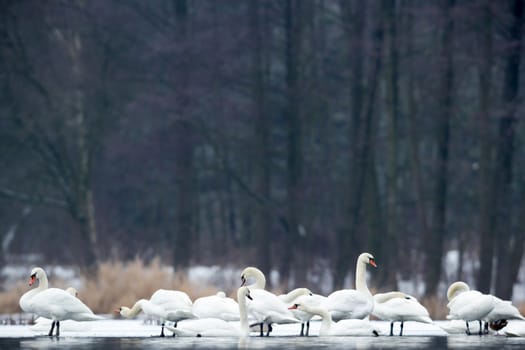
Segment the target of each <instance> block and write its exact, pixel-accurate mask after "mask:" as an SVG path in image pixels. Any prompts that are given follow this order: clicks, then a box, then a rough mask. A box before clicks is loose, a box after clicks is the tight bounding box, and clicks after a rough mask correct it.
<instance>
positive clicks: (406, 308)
mask: <svg viewBox="0 0 525 350" xmlns="http://www.w3.org/2000/svg"><path fill="white" fill-rule="evenodd" d="M372 314H374V315H375V316H377V317H379V318H380V319H382V320H388V321H418V322H423V323H433V322H432V319H431V318H430V315H429V313H428V310H427V309H426V308H425V307H424V306H423V305H421V304H420V303H419V302H418V301H417V299H415V298H410V297H408V298H406V297H405V298H392V299H389V300H388V301H386V302H384V303H376V305H375V306H374V310H373V312H372Z"/></svg>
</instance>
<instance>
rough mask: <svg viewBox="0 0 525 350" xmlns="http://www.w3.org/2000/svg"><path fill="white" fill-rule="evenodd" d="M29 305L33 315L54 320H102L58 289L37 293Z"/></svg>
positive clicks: (77, 300) (76, 299)
mask: <svg viewBox="0 0 525 350" xmlns="http://www.w3.org/2000/svg"><path fill="white" fill-rule="evenodd" d="M30 304H31V308H32V310H33V311H34V313H36V314H37V315H39V316H43V317H46V318H50V319H54V320H66V319H71V320H75V321H93V320H99V319H102V317H100V316H97V315H95V314H93V312H92V311H91V310H90V309H89V308H88V307H87V306H86V305H85V304H84V303H83V302H82V301H80V299H78V298H75V297H74V296H72V295H71V294H69V293H67V292H66V291H64V290H62V289H58V288H49V289H46V290H44V291H42V292H40V293H38V294H37V295H35V296H34V297H33V298H31V300H30Z"/></svg>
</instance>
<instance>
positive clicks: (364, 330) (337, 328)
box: [290, 303, 379, 337]
mask: <svg viewBox="0 0 525 350" xmlns="http://www.w3.org/2000/svg"><path fill="white" fill-rule="evenodd" d="M290 309H292V310H293V309H297V310H300V311H304V312H307V313H310V314H315V315H319V316H321V318H322V321H321V328H320V329H319V336H320V337H326V336H377V335H379V331H378V330H377V329H376V328H374V327H373V325H372V324H371V323H370V321H368V320H357V319H348V320H341V321H339V322H334V321H332V317H331V315H330V313H329V312H328V310H326V309H324V308H323V307H315V306H310V305H308V304H302V303H295V304H294V305H292V306H291V307H290Z"/></svg>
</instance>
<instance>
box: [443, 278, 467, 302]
mask: <svg viewBox="0 0 525 350" xmlns="http://www.w3.org/2000/svg"><path fill="white" fill-rule="evenodd" d="M469 290H470V287H469V286H468V284H466V283H465V282H463V281H457V282H454V283H452V284H451V285H450V287H448V289H447V299H448V300H449V301H450V300H452V299H454V297H455V296H456V295H458V294H460V293H463V292H467V291H469Z"/></svg>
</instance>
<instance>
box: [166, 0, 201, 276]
mask: <svg viewBox="0 0 525 350" xmlns="http://www.w3.org/2000/svg"><path fill="white" fill-rule="evenodd" d="M174 5H175V14H176V16H177V20H178V32H177V33H176V35H177V38H178V40H179V41H180V42H188V41H189V38H188V36H189V34H188V3H187V0H176V1H175V2H174ZM189 67H190V57H189V51H188V52H187V53H186V54H185V57H184V58H183V59H182V63H181V67H180V69H179V72H180V77H179V82H180V84H181V87H182V88H181V89H180V91H181V92H180V93H179V94H178V96H176V97H177V98H178V100H179V103H178V108H177V111H176V115H175V120H174V121H173V124H172V128H173V135H174V136H173V139H174V140H175V145H174V153H175V162H176V164H175V182H176V183H175V188H176V195H175V198H174V200H175V202H174V210H175V232H173V233H172V235H173V239H174V242H173V246H172V249H173V264H174V266H175V267H179V268H186V267H187V266H188V265H189V263H190V259H191V257H192V241H194V240H195V241H197V239H196V234H197V232H195V230H194V226H193V210H194V201H195V191H194V184H193V180H192V179H193V178H194V169H193V167H194V165H193V151H194V148H195V145H194V143H195V137H194V135H193V134H194V128H193V126H192V124H191V122H190V121H189V118H190V116H189V113H190V111H189V106H190V101H189V98H190V97H189V96H188V94H187V89H188V86H189V82H190V76H189V74H190V72H189Z"/></svg>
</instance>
